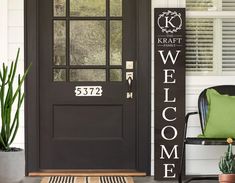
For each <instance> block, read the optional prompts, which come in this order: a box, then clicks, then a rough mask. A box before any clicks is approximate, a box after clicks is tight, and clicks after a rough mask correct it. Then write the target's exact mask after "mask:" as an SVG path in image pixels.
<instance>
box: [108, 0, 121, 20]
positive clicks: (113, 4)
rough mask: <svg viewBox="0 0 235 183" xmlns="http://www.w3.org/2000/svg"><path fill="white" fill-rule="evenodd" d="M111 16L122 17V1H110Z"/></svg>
mask: <svg viewBox="0 0 235 183" xmlns="http://www.w3.org/2000/svg"><path fill="white" fill-rule="evenodd" d="M110 16H122V0H110Z"/></svg>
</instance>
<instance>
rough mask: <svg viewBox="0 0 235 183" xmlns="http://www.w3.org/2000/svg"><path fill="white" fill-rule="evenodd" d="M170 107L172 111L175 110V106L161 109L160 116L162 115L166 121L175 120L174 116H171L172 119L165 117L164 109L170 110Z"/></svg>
mask: <svg viewBox="0 0 235 183" xmlns="http://www.w3.org/2000/svg"><path fill="white" fill-rule="evenodd" d="M170 109H172V110H173V111H174V112H176V107H167V108H165V109H164V110H163V111H162V117H163V118H164V119H165V120H166V121H175V120H176V117H175V118H173V119H169V118H167V117H166V111H167V110H170Z"/></svg>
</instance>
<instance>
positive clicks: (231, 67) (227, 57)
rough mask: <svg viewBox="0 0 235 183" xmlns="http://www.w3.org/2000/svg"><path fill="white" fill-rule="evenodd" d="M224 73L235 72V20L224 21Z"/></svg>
mask: <svg viewBox="0 0 235 183" xmlns="http://www.w3.org/2000/svg"><path fill="white" fill-rule="evenodd" d="M222 71H223V72H233V71H235V20H234V19H223V20H222Z"/></svg>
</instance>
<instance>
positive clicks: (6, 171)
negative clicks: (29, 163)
mask: <svg viewBox="0 0 235 183" xmlns="http://www.w3.org/2000/svg"><path fill="white" fill-rule="evenodd" d="M24 175H25V156H24V150H21V151H17V152H2V151H0V183H19V182H20V181H21V180H22V179H23V178H24Z"/></svg>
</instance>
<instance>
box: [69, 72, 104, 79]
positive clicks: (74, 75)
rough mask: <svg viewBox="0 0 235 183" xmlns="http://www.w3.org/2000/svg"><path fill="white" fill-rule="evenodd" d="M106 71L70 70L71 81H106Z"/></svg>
mask: <svg viewBox="0 0 235 183" xmlns="http://www.w3.org/2000/svg"><path fill="white" fill-rule="evenodd" d="M105 80H106V71H105V69H70V81H105Z"/></svg>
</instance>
